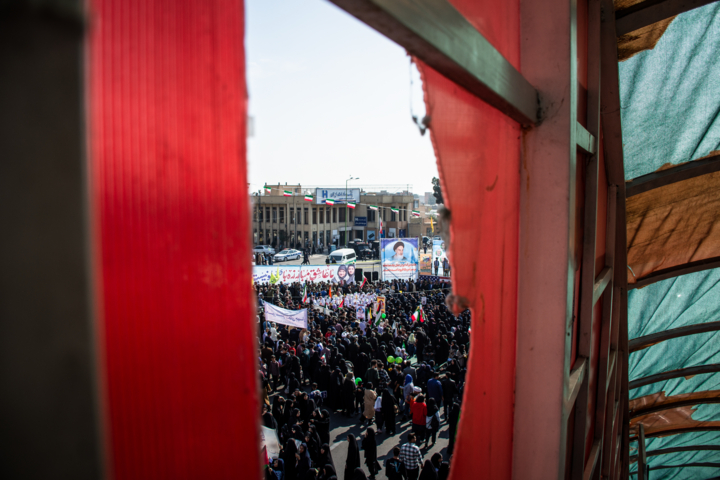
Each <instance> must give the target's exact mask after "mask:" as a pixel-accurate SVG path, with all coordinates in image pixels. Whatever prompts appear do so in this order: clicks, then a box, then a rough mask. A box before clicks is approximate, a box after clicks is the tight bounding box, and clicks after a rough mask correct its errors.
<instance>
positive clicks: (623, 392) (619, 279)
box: [600, 0, 629, 478]
mask: <svg viewBox="0 0 720 480" xmlns="http://www.w3.org/2000/svg"><path fill="white" fill-rule="evenodd" d="M601 2H602V3H601V5H602V7H601V8H602V23H601V45H602V50H601V56H600V59H601V68H602V89H601V118H602V125H603V146H604V150H605V165H606V169H607V176H608V182H609V183H610V185H614V186H615V187H616V188H617V206H616V209H615V211H616V222H615V224H616V240H615V272H614V279H613V283H614V293H615V294H614V297H615V303H616V308H613V328H612V330H611V331H612V332H613V333H612V337H611V343H610V348H611V349H615V348H617V352H618V353H617V356H616V361H615V369H616V371H615V372H613V373H612V375H614V376H615V387H614V388H615V392H614V395H615V400H616V401H617V402H618V408H619V409H620V411H619V412H618V414H617V418H615V419H613V422H617V423H618V424H619V425H617V427H618V428H617V430H618V433H620V435H619V438H620V439H621V441H620V443H619V444H616V445H615V446H614V449H615V450H616V451H615V452H610V454H611V455H612V459H613V460H612V461H611V462H605V461H603V462H602V465H603V473H609V472H616V471H620V472H621V476H623V478H627V474H628V468H629V453H628V448H627V439H628V433H629V423H628V419H629V416H628V414H627V408H628V384H627V365H628V362H627V358H628V348H627V347H628V346H627V271H626V268H627V267H626V265H627V243H626V236H627V232H626V227H625V171H624V166H623V147H622V128H621V121H620V86H619V80H618V78H619V77H618V62H617V35H616V28H615V7H614V4H613V1H612V0H601ZM616 453H617V454H618V455H617V456H616V455H615V454H616ZM615 458H618V459H619V460H618V462H619V464H617V465H614V459H615Z"/></svg>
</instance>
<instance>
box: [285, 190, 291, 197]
mask: <svg viewBox="0 0 720 480" xmlns="http://www.w3.org/2000/svg"><path fill="white" fill-rule="evenodd" d="M283 197H292V192H291V191H290V190H283Z"/></svg>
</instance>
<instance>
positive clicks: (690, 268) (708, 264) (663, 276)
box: [628, 257, 720, 290]
mask: <svg viewBox="0 0 720 480" xmlns="http://www.w3.org/2000/svg"><path fill="white" fill-rule="evenodd" d="M719 267H720V257H711V258H705V259H703V260H698V261H696V262H689V263H684V264H682V265H677V266H675V267H670V268H665V269H663V270H657V271H655V272H653V273H651V274H650V275H648V276H647V277H643V278H641V279H640V280H638V281H637V282H635V283H632V284H630V285H628V288H629V289H631V290H632V289H634V288H642V287H647V286H648V285H651V284H653V283H655V282H661V281H663V280H667V279H668V278H673V277H679V276H680V275H687V274H688V273H695V272H702V271H704V270H712V269H713V268H719Z"/></svg>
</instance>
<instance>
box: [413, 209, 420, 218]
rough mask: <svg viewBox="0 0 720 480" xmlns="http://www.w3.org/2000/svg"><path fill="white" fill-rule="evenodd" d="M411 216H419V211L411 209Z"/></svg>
mask: <svg viewBox="0 0 720 480" xmlns="http://www.w3.org/2000/svg"><path fill="white" fill-rule="evenodd" d="M412 216H413V217H419V216H420V211H419V210H413V211H412Z"/></svg>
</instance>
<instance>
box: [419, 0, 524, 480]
mask: <svg viewBox="0 0 720 480" xmlns="http://www.w3.org/2000/svg"><path fill="white" fill-rule="evenodd" d="M452 3H453V5H455V7H456V8H457V9H458V10H459V11H460V12H461V13H463V15H465V17H466V18H467V19H468V20H469V21H470V22H471V23H472V24H473V25H474V26H475V27H476V28H477V29H478V30H479V31H480V32H481V33H482V34H483V35H485V37H486V38H487V39H488V40H489V41H490V42H491V43H492V44H493V45H494V46H495V47H496V48H497V49H498V50H499V51H500V52H501V53H502V54H503V55H504V56H505V57H506V58H507V59H508V61H510V62H511V63H512V64H513V65H514V66H515V67H516V68H519V67H520V65H519V58H520V51H519V49H520V46H519V43H520V42H519V20H520V19H519V4H518V2H517V1H509V2H492V1H485V0H483V1H470V0H453V1H452ZM420 69H421V73H422V75H423V84H424V88H425V104H426V107H427V113H428V115H430V117H431V126H430V133H431V136H432V140H433V146H434V148H435V153H436V157H437V159H438V171H439V173H440V179H441V182H442V186H443V195H444V198H445V202H446V206H447V207H448V208H449V209H450V210H451V212H452V224H451V238H452V241H451V246H450V252H451V263H452V280H453V290H454V293H455V294H456V295H459V296H461V297H464V298H466V299H467V300H468V301H469V304H470V305H471V307H472V315H473V324H472V340H471V347H472V348H471V352H470V363H469V367H468V383H467V386H466V390H465V401H464V403H463V407H462V417H461V423H460V427H459V431H458V437H457V445H456V447H455V454H454V457H453V466H452V469H451V477H452V479H464V478H497V479H500V478H511V476H512V475H511V472H512V446H513V404H514V388H515V357H516V355H515V348H516V327H517V278H518V277H517V275H518V271H517V270H518V225H519V197H520V193H519V188H520V135H521V132H520V128H519V127H518V125H517V124H516V123H515V122H513V121H511V120H509V119H508V118H507V117H506V116H505V115H503V114H502V113H500V112H499V111H497V110H495V109H494V108H492V107H490V106H488V105H487V104H485V103H483V102H482V101H480V100H479V99H477V98H476V97H474V96H472V95H470V94H468V93H467V92H466V91H465V90H463V89H462V88H460V87H458V86H457V85H455V84H454V83H453V82H451V81H449V80H447V79H446V78H445V77H443V76H441V75H440V74H438V73H437V72H435V71H434V70H432V69H431V68H429V67H427V66H425V65H423V64H420Z"/></svg>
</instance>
